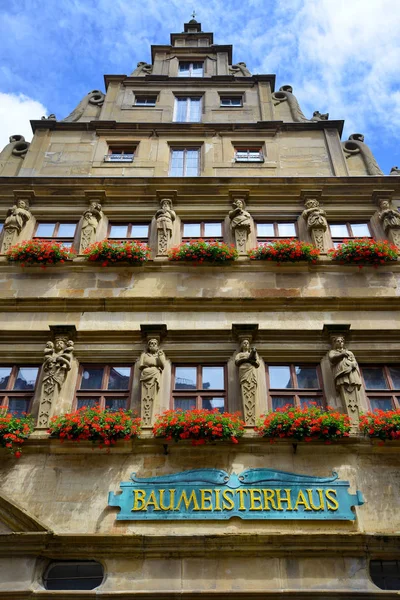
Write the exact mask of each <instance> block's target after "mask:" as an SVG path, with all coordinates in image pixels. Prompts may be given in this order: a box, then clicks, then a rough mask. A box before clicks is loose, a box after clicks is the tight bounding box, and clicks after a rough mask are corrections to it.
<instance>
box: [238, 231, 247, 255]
mask: <svg viewBox="0 0 400 600" xmlns="http://www.w3.org/2000/svg"><path fill="white" fill-rule="evenodd" d="M248 234H249V230H248V229H247V228H245V227H237V228H236V229H235V246H236V250H237V251H238V254H239V256H247V236H248Z"/></svg>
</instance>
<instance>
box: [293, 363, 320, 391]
mask: <svg viewBox="0 0 400 600" xmlns="http://www.w3.org/2000/svg"><path fill="white" fill-rule="evenodd" d="M295 371H296V377H297V385H298V387H299V388H319V381H318V374H317V369H316V367H295Z"/></svg>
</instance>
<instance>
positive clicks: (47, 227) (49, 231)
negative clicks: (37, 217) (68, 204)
mask: <svg viewBox="0 0 400 600" xmlns="http://www.w3.org/2000/svg"><path fill="white" fill-rule="evenodd" d="M76 225H77V223H60V222H59V221H57V222H56V223H54V222H52V223H49V222H39V223H37V224H36V231H35V235H34V238H37V239H38V238H40V239H44V240H45V239H48V240H55V241H57V242H62V243H63V244H64V246H68V247H69V248H70V247H71V246H72V244H73V243H74V237H75V231H76Z"/></svg>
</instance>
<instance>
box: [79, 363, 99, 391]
mask: <svg viewBox="0 0 400 600" xmlns="http://www.w3.org/2000/svg"><path fill="white" fill-rule="evenodd" d="M103 371H104V369H103V368H102V367H100V368H96V367H86V368H85V369H84V371H83V373H82V381H81V387H80V389H81V390H101V386H102V380H103Z"/></svg>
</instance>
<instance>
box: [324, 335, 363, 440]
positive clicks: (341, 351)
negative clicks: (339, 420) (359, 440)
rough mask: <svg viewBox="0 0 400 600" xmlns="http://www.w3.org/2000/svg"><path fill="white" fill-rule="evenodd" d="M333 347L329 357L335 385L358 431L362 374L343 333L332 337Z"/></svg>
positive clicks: (353, 425) (355, 429) (352, 423)
mask: <svg viewBox="0 0 400 600" xmlns="http://www.w3.org/2000/svg"><path fill="white" fill-rule="evenodd" d="M332 345H333V349H332V350H330V352H329V354H328V357H329V360H330V363H331V367H332V372H333V377H334V380H335V386H336V389H337V390H338V392H339V393H340V397H341V398H342V401H343V402H344V404H345V406H346V408H347V412H348V414H349V417H350V420H351V427H352V430H353V431H354V432H355V431H358V424H359V420H360V395H359V390H360V388H361V375H360V369H359V367H358V363H357V361H356V358H355V356H354V354H353V353H352V352H351V351H350V350H347V349H346V348H345V339H344V337H343V336H342V335H338V336H336V337H333V338H332Z"/></svg>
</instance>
